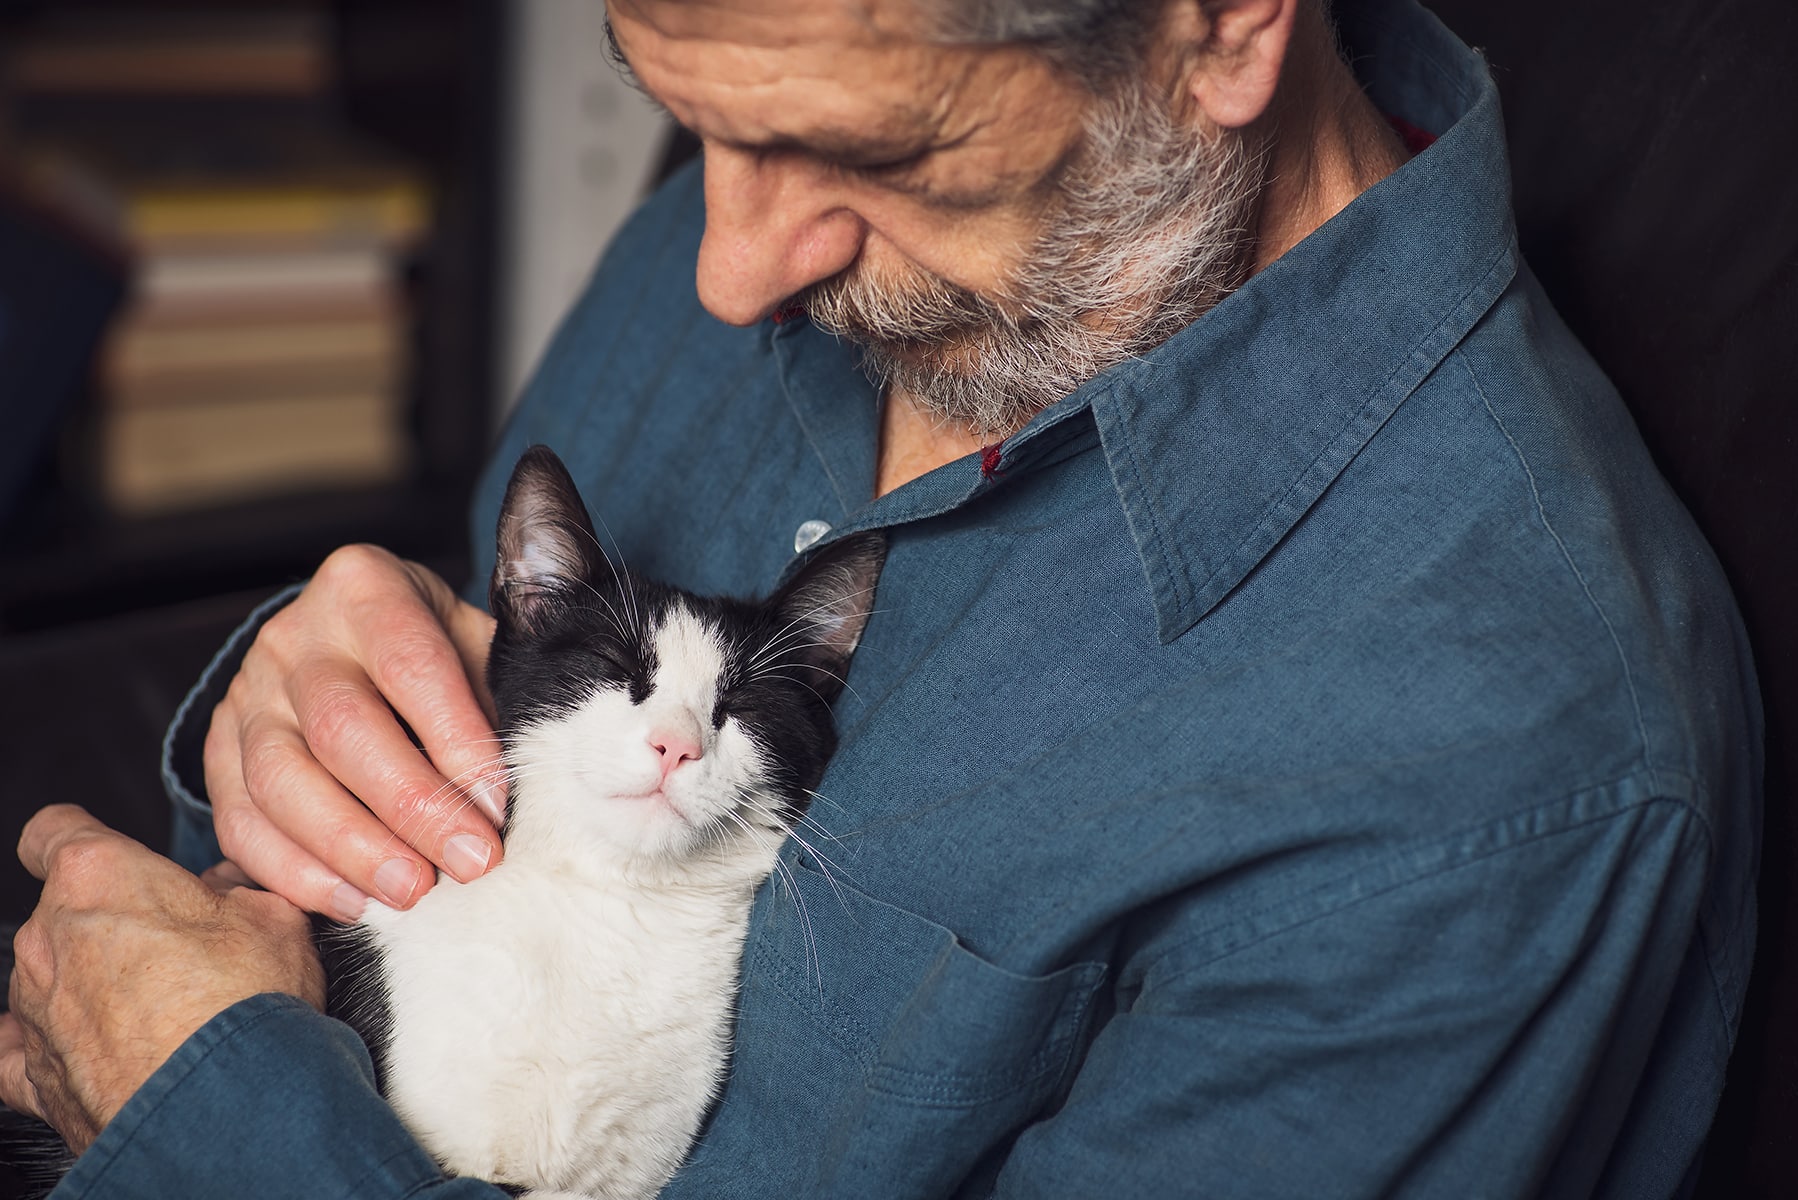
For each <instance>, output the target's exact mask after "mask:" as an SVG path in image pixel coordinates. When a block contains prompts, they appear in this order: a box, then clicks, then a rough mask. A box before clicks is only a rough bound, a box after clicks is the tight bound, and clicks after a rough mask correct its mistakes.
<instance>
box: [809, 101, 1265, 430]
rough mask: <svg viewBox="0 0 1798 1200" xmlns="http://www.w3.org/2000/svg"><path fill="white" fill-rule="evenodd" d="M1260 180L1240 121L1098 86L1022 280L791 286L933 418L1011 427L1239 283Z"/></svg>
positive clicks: (865, 280) (878, 375)
mask: <svg viewBox="0 0 1798 1200" xmlns="http://www.w3.org/2000/svg"><path fill="white" fill-rule="evenodd" d="M1264 180H1265V171H1264V166H1263V163H1262V160H1261V158H1260V157H1259V155H1257V154H1256V153H1255V152H1254V151H1253V150H1251V149H1250V148H1249V146H1248V145H1247V143H1246V142H1245V139H1244V138H1243V137H1242V136H1241V135H1239V134H1235V133H1224V134H1220V135H1217V136H1204V135H1200V134H1196V133H1193V132H1191V131H1188V130H1185V129H1182V128H1180V127H1179V126H1178V125H1176V124H1175V123H1174V121H1173V119H1172V118H1171V117H1170V115H1169V114H1168V112H1167V111H1166V109H1165V107H1163V106H1162V105H1161V104H1160V102H1159V101H1158V100H1156V99H1154V98H1152V97H1150V96H1149V95H1147V93H1146V91H1145V90H1144V89H1142V88H1126V89H1124V90H1123V91H1122V92H1120V94H1118V95H1117V96H1115V97H1112V98H1109V99H1106V100H1104V101H1103V102H1102V103H1101V106H1100V108H1099V110H1098V111H1097V112H1096V113H1095V114H1094V116H1093V117H1092V118H1091V119H1090V120H1089V121H1088V124H1087V131H1086V144H1085V146H1084V147H1083V148H1082V150H1081V151H1080V152H1079V154H1078V155H1077V156H1076V158H1075V159H1074V160H1073V161H1072V162H1071V163H1070V165H1069V166H1068V168H1067V169H1066V171H1065V174H1064V176H1063V178H1062V179H1060V180H1059V181H1057V199H1058V201H1059V203H1058V204H1057V206H1056V207H1055V208H1054V210H1053V211H1052V212H1051V214H1050V216H1049V217H1048V219H1047V223H1046V225H1045V227H1044V229H1043V231H1042V233H1041V234H1040V235H1039V236H1038V238H1037V240H1036V243H1035V245H1034V246H1033V247H1032V248H1031V251H1030V253H1029V254H1028V255H1027V256H1026V257H1025V259H1024V263H1023V265H1022V267H1021V268H1020V269H1019V271H1018V272H1017V276H1016V278H1014V279H1012V280H1010V281H1008V283H1007V284H1006V286H1005V287H1004V289H1003V294H1002V295H1001V296H999V297H998V298H989V297H987V296H983V295H981V294H979V293H976V292H973V291H970V290H968V289H967V288H964V287H961V286H959V285H957V284H954V283H950V282H949V281H948V280H946V279H943V278H942V277H941V276H938V275H935V274H933V273H930V272H928V271H924V270H922V269H916V268H915V269H914V270H915V272H916V274H915V277H914V278H909V279H907V280H905V281H903V282H902V283H898V284H894V283H883V282H880V281H877V280H875V279H873V278H870V277H869V275H868V274H867V272H865V271H863V270H860V269H858V268H856V267H851V268H850V269H849V270H848V271H846V272H844V273H843V274H841V275H838V276H835V277H833V278H831V279H827V280H825V281H824V282H822V283H820V284H816V285H814V286H813V287H811V288H810V289H808V290H807V291H806V292H805V293H803V294H802V295H801V296H800V297H799V299H800V303H801V304H802V305H803V306H804V308H805V311H806V313H807V315H808V316H809V317H810V318H811V320H812V321H813V322H814V323H816V324H817V325H818V326H819V327H821V328H823V329H825V330H827V331H829V332H831V333H834V334H836V335H838V336H839V337H844V338H847V339H849V340H850V341H853V342H855V343H856V344H857V345H858V346H859V347H860V348H861V352H862V362H863V367H864V369H865V370H867V371H868V373H869V374H870V375H871V376H872V377H873V378H874V380H875V381H876V383H878V384H879V385H881V386H882V387H883V388H884V389H886V390H887V391H889V392H891V391H893V390H899V391H903V392H904V393H905V394H906V395H907V396H908V398H909V399H910V400H911V401H912V403H914V404H915V405H917V406H919V407H920V408H922V409H923V410H924V411H925V412H927V413H928V414H930V415H932V416H934V417H936V418H938V419H939V420H942V421H945V422H949V423H953V424H956V425H959V426H963V427H965V428H968V429H970V430H972V431H974V432H976V433H978V434H980V435H982V436H985V437H994V438H999V437H1005V436H1008V435H1010V434H1012V433H1015V432H1016V431H1017V430H1019V429H1021V428H1022V427H1023V426H1024V425H1025V423H1027V422H1028V421H1029V420H1030V418H1031V417H1033V416H1035V415H1036V414H1037V413H1039V412H1041V411H1042V410H1043V409H1044V408H1047V407H1048V406H1049V405H1051V404H1053V403H1055V402H1056V401H1057V400H1059V399H1061V398H1062V397H1064V396H1066V395H1068V394H1069V393H1070V392H1073V391H1074V390H1075V389H1076V388H1078V387H1079V386H1080V385H1081V384H1083V383H1085V382H1086V381H1087V380H1089V379H1091V378H1093V377H1094V376H1095V375H1098V374H1099V373H1100V372H1102V371H1104V370H1106V369H1108V368H1110V367H1113V366H1115V365H1117V364H1118V363H1121V362H1124V361H1125V360H1127V359H1130V358H1134V357H1136V356H1137V355H1140V354H1143V353H1145V352H1146V351H1148V350H1151V349H1153V348H1154V347H1156V346H1159V345H1160V344H1161V343H1162V342H1164V341H1166V340H1167V339H1168V338H1170V337H1172V336H1173V335H1174V334H1175V333H1178V332H1179V331H1180V330H1181V329H1184V328H1185V327H1186V326H1187V325H1189V324H1191V323H1192V322H1193V321H1195V320H1197V319H1198V317H1199V316H1201V315H1202V314H1203V313H1205V312H1206V311H1207V310H1209V309H1210V308H1211V307H1212V306H1213V305H1215V304H1216V303H1217V302H1218V301H1220V300H1222V299H1223V298H1224V297H1225V296H1227V295H1229V294H1230V293H1231V292H1232V291H1234V290H1235V289H1236V288H1237V287H1239V286H1240V285H1241V283H1242V281H1243V279H1244V278H1245V277H1246V275H1247V269H1248V264H1249V248H1250V244H1251V240H1252V229H1251V222H1252V217H1253V212H1254V205H1255V201H1256V199H1257V198H1258V196H1259V195H1260V191H1261V187H1262V184H1263V182H1264Z"/></svg>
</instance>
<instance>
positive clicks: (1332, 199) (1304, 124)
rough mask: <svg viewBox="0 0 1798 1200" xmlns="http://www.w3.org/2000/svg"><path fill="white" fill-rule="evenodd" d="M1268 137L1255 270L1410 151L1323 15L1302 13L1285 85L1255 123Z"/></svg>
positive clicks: (1256, 131)
mask: <svg viewBox="0 0 1798 1200" xmlns="http://www.w3.org/2000/svg"><path fill="white" fill-rule="evenodd" d="M1249 136H1251V137H1253V136H1260V137H1262V138H1264V139H1266V144H1267V147H1268V172H1267V187H1266V189H1265V190H1264V191H1263V192H1262V195H1261V204H1260V208H1259V212H1258V220H1257V227H1256V231H1255V234H1256V236H1255V262H1254V267H1253V270H1255V271H1260V270H1261V269H1263V268H1264V267H1267V266H1268V265H1270V264H1271V263H1273V261H1274V260H1275V259H1277V258H1279V257H1280V256H1281V255H1283V254H1285V253H1286V252H1287V251H1288V250H1290V249H1292V248H1293V247H1294V246H1296V245H1298V244H1299V243H1300V242H1302V241H1304V240H1305V239H1306V238H1307V237H1309V236H1311V234H1312V233H1313V232H1314V231H1316V230H1317V229H1318V228H1319V227H1320V226H1322V225H1323V224H1324V222H1326V221H1328V220H1329V219H1330V218H1331V217H1333V216H1335V215H1336V214H1337V213H1339V212H1341V211H1342V210H1343V209H1344V208H1347V207H1348V205H1349V203H1350V202H1351V201H1353V200H1354V198H1355V197H1356V196H1359V195H1360V194H1361V193H1362V192H1365V191H1366V190H1367V189H1368V188H1370V187H1372V186H1373V185H1374V184H1376V183H1378V182H1380V180H1382V179H1384V178H1386V176H1388V175H1390V174H1392V172H1394V171H1396V170H1398V168H1400V167H1402V166H1404V164H1405V161H1406V160H1407V159H1408V158H1409V157H1410V153H1409V151H1407V150H1406V149H1405V143H1404V140H1403V139H1402V138H1401V137H1399V135H1398V133H1397V132H1396V131H1395V130H1394V129H1393V128H1392V126H1391V124H1390V123H1389V122H1387V120H1386V118H1385V117H1383V116H1382V115H1381V114H1380V111H1379V110H1378V109H1376V108H1375V107H1374V106H1373V102H1372V101H1371V100H1369V99H1368V98H1367V95H1366V93H1364V92H1363V91H1362V90H1361V85H1360V83H1359V82H1357V81H1356V79H1355V75H1354V72H1353V71H1351V70H1350V69H1349V65H1348V64H1347V63H1346V62H1344V61H1343V60H1342V56H1341V55H1340V54H1339V53H1337V50H1336V43H1335V38H1334V35H1333V34H1332V33H1331V32H1330V29H1329V27H1328V26H1327V25H1326V24H1325V22H1324V20H1323V18H1322V17H1321V16H1307V17H1301V18H1300V19H1299V21H1298V23H1297V24H1296V25H1295V26H1294V28H1293V31H1292V48H1291V50H1290V51H1289V52H1288V54H1287V59H1286V62H1285V64H1284V66H1283V67H1282V68H1281V76H1280V90H1279V92H1278V94H1277V95H1276V96H1275V98H1274V102H1273V104H1272V105H1271V106H1269V108H1268V110H1267V113H1266V114H1265V115H1264V116H1263V117H1262V118H1261V119H1260V120H1259V121H1257V122H1256V124H1255V127H1254V128H1252V129H1250V130H1249Z"/></svg>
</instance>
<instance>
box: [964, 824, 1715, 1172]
mask: <svg viewBox="0 0 1798 1200" xmlns="http://www.w3.org/2000/svg"><path fill="white" fill-rule="evenodd" d="M1531 820H1532V815H1531V814H1525V815H1523V816H1522V817H1519V818H1518V819H1517V820H1515V821H1513V822H1512V823H1511V837H1510V839H1509V840H1504V839H1497V838H1494V837H1492V836H1491V835H1490V832H1489V831H1488V832H1487V833H1485V834H1482V835H1479V836H1473V837H1469V838H1467V839H1464V840H1463V841H1461V842H1459V843H1457V844H1452V845H1450V844H1444V845H1439V846H1436V847H1432V848H1430V849H1429V850H1425V851H1420V852H1419V853H1418V854H1417V855H1416V856H1415V857H1414V858H1412V859H1411V860H1409V861H1407V862H1405V863H1403V864H1392V870H1391V872H1390V873H1389V874H1388V875H1387V876H1386V877H1384V878H1370V877H1365V876H1362V877H1358V878H1357V879H1355V880H1353V881H1348V880H1343V881H1338V883H1337V885H1335V886H1334V887H1326V888H1324V889H1323V890H1322V891H1321V892H1320V893H1319V895H1318V896H1294V897H1292V899H1291V903H1290V905H1289V906H1288V907H1286V908H1284V909H1281V910H1280V911H1275V912H1266V913H1261V914H1257V916H1256V917H1255V919H1253V920H1251V921H1250V922H1249V923H1248V924H1247V925H1245V926H1242V927H1238V928H1235V929H1233V930H1231V931H1228V932H1225V931H1219V930H1216V929H1209V930H1207V929H1193V928H1187V927H1184V926H1182V925H1181V923H1180V921H1179V920H1178V918H1177V917H1176V918H1173V919H1172V920H1171V921H1170V920H1169V918H1167V916H1166V914H1162V915H1161V916H1160V917H1159V918H1158V919H1159V920H1163V921H1169V924H1168V926H1167V928H1166V929H1165V930H1164V931H1163V932H1159V933H1156V934H1152V935H1151V936H1150V937H1149V939H1148V941H1147V943H1146V948H1145V951H1144V953H1143V954H1141V955H1133V956H1132V962H1141V963H1142V964H1143V965H1141V966H1140V967H1134V968H1132V969H1131V971H1127V972H1126V973H1125V975H1124V977H1123V982H1122V983H1121V985H1120V993H1119V998H1118V1011H1117V1012H1116V1013H1115V1014H1114V1015H1113V1016H1112V1017H1111V1019H1110V1020H1109V1021H1108V1022H1107V1023H1106V1024H1105V1026H1104V1027H1103V1028H1102V1030H1101V1031H1100V1033H1099V1034H1098V1036H1097V1037H1096V1038H1095V1040H1094V1042H1093V1044H1092V1046H1091V1048H1090V1050H1089V1053H1088V1055H1087V1057H1086V1059H1085V1061H1084V1062H1083V1064H1082V1065H1081V1067H1080V1070H1079V1072H1078V1074H1077V1076H1076V1078H1075V1080H1074V1082H1073V1084H1072V1087H1071V1090H1070V1092H1069V1094H1068V1096H1067V1098H1066V1100H1065V1102H1064V1103H1063V1105H1062V1106H1061V1108H1060V1110H1059V1111H1058V1112H1057V1113H1056V1114H1055V1115H1053V1116H1051V1117H1050V1118H1048V1119H1046V1120H1044V1121H1042V1122H1039V1123H1038V1124H1036V1125H1033V1126H1031V1127H1030V1128H1028V1129H1027V1130H1025V1131H1024V1133H1023V1134H1022V1135H1021V1136H1020V1137H1019V1138H1018V1140H1017V1142H1016V1143H1015V1145H1014V1147H1013V1150H1012V1153H1011V1154H1010V1155H1009V1157H1008V1158H1007V1160H1006V1161H1005V1163H1004V1165H1003V1166H1002V1167H1001V1168H1000V1169H999V1170H998V1172H997V1175H996V1178H995V1180H994V1181H993V1191H992V1194H993V1195H996V1196H1001V1197H1019V1198H1023V1197H1030V1198H1032V1200H1050V1198H1054V1197H1070V1198H1071V1197H1090V1196H1105V1197H1107V1200H1125V1198H1126V1197H1138V1196H1141V1197H1165V1196H1172V1195H1194V1194H1204V1195H1206V1196H1212V1197H1229V1198H1237V1197H1243V1198H1246V1197H1291V1196H1338V1197H1362V1196H1367V1197H1372V1196H1381V1197H1385V1196H1404V1197H1428V1196H1451V1195H1467V1194H1470V1189H1473V1190H1477V1191H1478V1192H1479V1194H1480V1195H1483V1196H1490V1197H1525V1196H1531V1197H1534V1196H1544V1195H1548V1196H1591V1195H1594V1194H1603V1195H1632V1196H1651V1195H1660V1196H1670V1195H1673V1194H1675V1193H1676V1192H1677V1191H1678V1190H1679V1188H1680V1185H1681V1181H1682V1179H1683V1178H1684V1177H1685V1175H1686V1173H1687V1172H1688V1171H1689V1170H1690V1169H1691V1168H1692V1165H1693V1161H1692V1160H1693V1157H1694V1156H1695V1153H1696V1149H1697V1147H1698V1146H1699V1145H1701V1144H1702V1138H1703V1135H1704V1130H1705V1128H1706V1127H1707V1126H1708V1123H1709V1120H1710V1115H1711V1114H1710V1111H1709V1110H1708V1108H1705V1106H1704V1105H1703V1104H1694V1103H1693V1102H1691V1101H1690V1099H1689V1098H1688V1099H1686V1100H1685V1101H1684V1103H1685V1105H1686V1107H1687V1108H1688V1109H1691V1110H1694V1111H1691V1112H1689V1113H1687V1114H1685V1115H1684V1116H1683V1117H1681V1118H1680V1119H1681V1120H1683V1121H1684V1122H1685V1123H1686V1128H1685V1129H1683V1130H1682V1131H1681V1132H1682V1133H1689V1135H1690V1136H1689V1138H1687V1139H1684V1140H1683V1141H1682V1139H1680V1138H1670V1139H1668V1143H1667V1144H1666V1145H1665V1146H1663V1147H1660V1148H1659V1154H1658V1161H1657V1155H1656V1154H1654V1153H1651V1154H1649V1155H1647V1156H1641V1155H1637V1154H1633V1153H1632V1154H1629V1155H1620V1156H1619V1157H1620V1158H1623V1159H1636V1158H1645V1159H1646V1161H1648V1162H1649V1163H1650V1164H1651V1165H1650V1168H1649V1169H1650V1173H1651V1174H1653V1175H1655V1176H1656V1177H1655V1178H1652V1179H1642V1178H1639V1177H1637V1178H1632V1179H1631V1180H1629V1181H1620V1180H1618V1179H1616V1178H1606V1176H1605V1172H1606V1170H1607V1159H1609V1158H1610V1155H1611V1152H1612V1150H1613V1149H1614V1148H1615V1147H1616V1145H1617V1142H1618V1139H1619V1136H1620V1134H1619V1130H1620V1128H1621V1127H1622V1126H1623V1124H1624V1119H1625V1117H1626V1115H1627V1114H1629V1113H1630V1112H1631V1109H1632V1105H1637V1104H1642V1103H1661V1102H1662V1101H1667V1102H1668V1103H1670V1104H1672V1105H1674V1106H1677V1105H1678V1104H1679V1103H1680V1100H1679V1096H1678V1093H1679V1089H1678V1087H1677V1083H1678V1081H1670V1082H1668V1084H1667V1087H1666V1089H1665V1091H1664V1092H1660V1093H1658V1094H1655V1088H1653V1087H1650V1086H1649V1084H1650V1083H1651V1082H1653V1081H1647V1080H1645V1079H1644V1064H1645V1063H1646V1062H1647V1061H1648V1059H1649V1057H1650V1052H1651V1051H1652V1050H1653V1049H1654V1046H1655V1042H1656V1039H1657V1037H1660V1036H1662V1035H1661V1033H1660V1030H1661V1028H1662V1026H1663V1023H1664V1022H1663V1018H1664V1016H1665V1014H1666V1013H1667V1011H1668V1007H1669V1004H1670V1003H1674V1004H1684V1003H1695V1004H1707V1003H1708V1004H1709V1005H1711V1006H1712V1007H1715V1006H1716V999H1715V989H1714V988H1713V987H1712V986H1711V984H1710V981H1709V975H1708V973H1707V971H1706V970H1705V968H1704V965H1703V964H1704V961H1705V960H1704V955H1703V952H1702V947H1701V944H1700V943H1699V942H1698V941H1695V940H1694V929H1695V926H1696V922H1697V914H1698V909H1699V906H1700V898H1701V896H1702V893H1703V886H1704V884H1703V881H1704V878H1705V875H1706V872H1707V869H1708V868H1707V860H1708V855H1709V842H1708V839H1707V838H1706V835H1705V832H1704V825H1703V823H1702V820H1701V818H1699V817H1698V816H1697V815H1696V814H1694V813H1693V812H1692V811H1691V810H1689V809H1688V808H1686V807H1685V806H1683V805H1680V804H1676V803H1672V802H1664V801H1660V802H1651V803H1648V804H1645V805H1642V806H1639V807H1637V808H1634V809H1632V810H1628V811H1625V812H1623V813H1621V814H1614V815H1611V816H1609V817H1606V818H1604V819H1595V820H1589V821H1573V822H1571V823H1568V824H1565V825H1562V826H1560V827H1556V828H1542V827H1540V826H1539V825H1532V824H1531ZM1132 971H1133V972H1134V974H1133V975H1132V973H1131V972H1132ZM1665 1024H1666V1025H1667V1026H1668V1028H1669V1029H1672V1028H1674V1027H1675V1026H1679V1027H1684V1025H1685V1024H1686V1023H1685V1022H1683V1021H1666V1022H1665ZM1667 1036H1679V1035H1678V1034H1676V1033H1670V1034H1668V1035H1667ZM1719 1052H1720V1053H1721V1054H1724V1055H1726V1054H1727V1053H1728V1046H1727V1044H1724V1045H1722V1046H1721V1047H1720V1048H1719ZM1686 1090H1687V1091H1689V1090H1690V1089H1686ZM1669 1097H1671V1099H1670V1100H1669ZM1700 1109H1702V1110H1703V1111H1697V1110H1700ZM1663 1127H1665V1126H1663ZM1617 1169H1618V1170H1622V1169H1633V1168H1617ZM1475 1181H1477V1183H1476V1182H1475Z"/></svg>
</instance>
